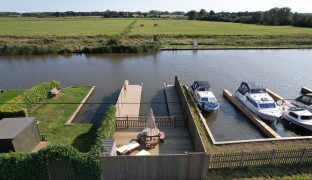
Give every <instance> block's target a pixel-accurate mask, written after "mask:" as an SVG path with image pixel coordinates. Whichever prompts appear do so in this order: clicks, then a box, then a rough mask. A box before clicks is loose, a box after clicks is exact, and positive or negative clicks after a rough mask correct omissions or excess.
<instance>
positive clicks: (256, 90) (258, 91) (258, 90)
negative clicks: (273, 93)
mask: <svg viewBox="0 0 312 180" xmlns="http://www.w3.org/2000/svg"><path fill="white" fill-rule="evenodd" d="M266 92H267V91H266V89H251V90H250V93H266Z"/></svg>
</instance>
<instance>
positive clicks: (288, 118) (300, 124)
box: [283, 116, 312, 131]
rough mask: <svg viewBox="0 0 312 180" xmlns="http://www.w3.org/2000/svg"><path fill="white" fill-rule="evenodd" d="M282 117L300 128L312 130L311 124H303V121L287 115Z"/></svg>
mask: <svg viewBox="0 0 312 180" xmlns="http://www.w3.org/2000/svg"><path fill="white" fill-rule="evenodd" d="M283 118H284V119H285V120H287V121H289V122H291V123H294V124H296V125H298V126H300V127H302V128H305V129H308V130H310V131H312V125H308V124H303V123H300V122H298V121H296V120H293V119H292V118H290V117H288V116H283Z"/></svg>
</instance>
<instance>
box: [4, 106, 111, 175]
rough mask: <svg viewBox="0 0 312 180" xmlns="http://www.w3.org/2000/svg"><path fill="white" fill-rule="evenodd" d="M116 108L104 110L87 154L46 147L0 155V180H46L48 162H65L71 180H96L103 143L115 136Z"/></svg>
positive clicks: (67, 147) (98, 173) (58, 147)
mask: <svg viewBox="0 0 312 180" xmlns="http://www.w3.org/2000/svg"><path fill="white" fill-rule="evenodd" d="M115 115H116V107H115V106H111V107H109V108H108V110H107V112H106V115H105V117H104V118H103V120H102V122H101V124H100V125H99V126H98V129H97V133H96V138H95V142H94V145H93V146H92V148H91V151H89V152H88V153H81V152H79V151H78V150H77V149H75V148H73V147H72V146H68V145H50V146H48V147H47V148H45V149H43V150H41V151H39V152H37V153H2V154H0V179H23V180H27V179H34V180H37V179H38V180H39V179H49V175H48V169H47V165H49V162H51V161H57V160H60V161H67V162H69V163H70V164H71V167H68V168H72V169H71V170H72V171H73V174H74V176H75V179H100V176H101V170H100V158H99V156H100V153H101V152H103V151H104V147H103V140H104V139H107V138H112V136H113V134H114V132H115V122H116V116H115Z"/></svg>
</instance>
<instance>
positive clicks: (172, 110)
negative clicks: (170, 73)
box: [165, 85, 184, 116]
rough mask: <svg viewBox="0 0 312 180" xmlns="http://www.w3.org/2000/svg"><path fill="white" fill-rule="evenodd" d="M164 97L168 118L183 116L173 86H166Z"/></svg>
mask: <svg viewBox="0 0 312 180" xmlns="http://www.w3.org/2000/svg"><path fill="white" fill-rule="evenodd" d="M165 95H166V101H167V107H168V112H169V116H184V114H183V111H182V107H181V104H180V100H179V98H178V94H177V91H176V89H175V87H174V85H166V87H165Z"/></svg>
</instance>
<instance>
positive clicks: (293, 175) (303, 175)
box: [207, 164, 312, 179]
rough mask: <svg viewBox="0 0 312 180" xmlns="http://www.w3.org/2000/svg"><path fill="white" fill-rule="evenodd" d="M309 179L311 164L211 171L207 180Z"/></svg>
mask: <svg viewBox="0 0 312 180" xmlns="http://www.w3.org/2000/svg"><path fill="white" fill-rule="evenodd" d="M241 178H246V179H249V178H252V179H280V178H282V179H283V178H287V179H311V178H312V168H311V164H304V165H280V166H273V165H272V166H268V165H267V166H259V167H246V168H241V169H230V168H226V169H211V170H208V177H207V179H241Z"/></svg>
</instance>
